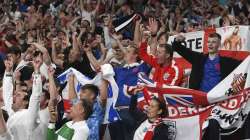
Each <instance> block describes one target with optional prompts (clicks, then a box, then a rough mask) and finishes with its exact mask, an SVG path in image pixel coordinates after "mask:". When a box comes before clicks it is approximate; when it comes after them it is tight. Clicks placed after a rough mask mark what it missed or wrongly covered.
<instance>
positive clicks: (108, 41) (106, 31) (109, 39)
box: [103, 27, 111, 48]
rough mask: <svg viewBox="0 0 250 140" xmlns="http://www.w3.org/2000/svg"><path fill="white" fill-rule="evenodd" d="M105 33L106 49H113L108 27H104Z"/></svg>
mask: <svg viewBox="0 0 250 140" xmlns="http://www.w3.org/2000/svg"><path fill="white" fill-rule="evenodd" d="M103 32H104V42H105V47H106V48H111V38H110V36H109V29H108V27H103Z"/></svg>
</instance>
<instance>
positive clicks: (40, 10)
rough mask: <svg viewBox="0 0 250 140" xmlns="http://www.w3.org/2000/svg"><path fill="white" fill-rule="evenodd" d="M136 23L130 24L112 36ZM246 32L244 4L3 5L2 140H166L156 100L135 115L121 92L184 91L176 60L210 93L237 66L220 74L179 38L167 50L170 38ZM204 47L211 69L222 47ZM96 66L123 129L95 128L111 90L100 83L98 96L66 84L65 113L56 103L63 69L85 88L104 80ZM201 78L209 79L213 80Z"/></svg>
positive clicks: (189, 0)
mask: <svg viewBox="0 0 250 140" xmlns="http://www.w3.org/2000/svg"><path fill="white" fill-rule="evenodd" d="M134 14H135V15H136V17H135V18H134V19H133V21H132V22H131V23H130V24H128V25H127V26H125V27H124V28H122V29H121V30H119V31H115V27H117V26H118V25H120V24H121V23H122V21H124V20H126V19H128V18H130V17H132V16H133V15H134ZM249 22H250V1H249V0H1V2H0V78H1V92H0V107H1V108H2V109H1V110H0V128H1V129H0V140H1V139H4V140H31V139H32V140H35V139H39V140H46V139H47V140H56V139H58V140H59V139H65V140H71V139H72V140H87V139H88V140H99V139H108V138H107V137H105V136H104V132H107V131H106V130H107V129H108V130H109V131H108V132H109V134H110V138H111V140H132V139H134V140H143V139H144V140H151V139H153V140H163V139H164V140H167V139H172V137H171V136H172V135H171V134H170V132H169V129H168V126H167V125H166V124H162V123H160V122H161V119H160V118H162V117H164V116H165V115H167V112H166V105H165V104H164V103H162V101H161V100H159V99H157V98H154V99H153V100H152V101H151V102H150V104H149V108H148V109H147V111H146V112H147V113H146V114H145V113H144V112H142V111H141V110H138V109H137V108H136V98H137V96H136V94H135V95H133V96H132V97H128V96H126V95H125V93H124V90H123V88H124V85H127V86H136V85H137V74H138V73H144V74H145V75H147V76H149V78H150V79H152V80H154V81H155V82H156V83H157V85H162V84H166V85H172V86H185V85H186V83H185V80H184V79H185V76H186V75H185V73H184V68H183V67H182V66H180V65H179V64H178V63H176V62H175V61H174V59H173V52H174V51H177V52H178V53H180V54H181V55H183V57H184V58H185V59H187V60H188V61H189V62H190V63H191V64H193V70H192V72H191V77H190V83H189V87H190V88H193V89H197V90H202V91H205V92H208V91H209V90H210V89H211V88H212V87H214V86H215V85H216V84H218V82H219V81H221V80H222V79H223V78H225V77H226V76H227V74H229V73H230V72H231V71H232V70H233V68H235V67H236V66H237V65H238V64H239V62H236V61H234V60H231V59H230V60H229V59H225V63H227V64H225V65H227V67H228V66H229V65H228V64H232V63H233V64H234V65H230V66H231V67H230V68H229V69H228V68H225V69H226V71H221V72H217V71H216V69H213V68H211V65H209V64H211V63H213V62H210V61H209V62H208V61H206V59H207V56H200V57H198V56H197V55H196V54H195V53H192V56H193V57H195V58H190V54H188V53H190V52H188V50H186V52H185V51H184V50H181V49H180V48H179V49H178V47H180V46H182V45H181V44H180V42H182V41H184V39H183V37H182V36H178V37H177V38H176V40H175V42H174V43H173V44H172V45H170V44H167V41H168V37H169V36H170V35H178V34H179V33H186V32H193V31H199V30H204V29H206V28H207V27H211V26H212V27H222V26H230V25H249ZM209 37H210V38H213V39H214V40H215V42H212V43H214V44H213V45H214V46H215V47H214V48H210V49H211V52H209V53H211V54H209V58H210V57H211V58H212V59H214V58H216V62H214V63H216V64H217V63H219V62H218V61H219V58H218V59H217V51H218V46H219V45H218V44H216V41H217V43H218V42H219V41H220V39H221V38H220V36H219V35H218V34H212V35H210V36H209ZM210 43H211V42H210ZM219 44H220V42H219ZM213 45H212V46H213ZM216 45H217V46H216ZM182 51H183V52H182ZM196 56H197V57H196ZM201 58H202V60H204V61H202V62H198V61H197V63H196V62H195V61H193V60H201ZM221 59H224V58H221ZM228 61H230V62H232V63H229V62H228ZM103 64H111V65H112V67H113V70H114V75H115V81H116V83H117V85H118V87H119V96H118V100H117V102H116V109H117V111H118V113H119V115H120V117H121V120H118V121H115V122H112V123H110V124H108V126H106V125H103V120H104V114H105V110H106V108H105V107H106V103H107V96H108V95H107V94H108V90H109V89H108V84H110V83H109V82H108V80H107V79H106V78H105V77H102V79H101V84H100V85H99V87H97V86H95V85H92V84H87V85H84V86H82V87H81V89H80V92H79V93H76V91H75V88H74V87H75V82H74V81H75V79H76V77H75V76H74V75H71V76H70V77H69V80H68V84H69V86H68V96H69V99H70V101H71V102H70V104H72V107H71V108H70V109H66V108H65V106H64V104H65V103H63V99H62V90H63V89H64V88H65V85H61V84H60V83H59V82H58V81H57V79H56V77H57V76H58V75H59V74H61V73H62V72H64V71H65V70H67V69H68V68H74V69H76V70H77V71H79V72H81V73H82V74H84V75H85V76H87V77H88V78H90V79H92V78H94V77H95V76H96V75H97V73H99V72H102V74H103V69H102V65H103ZM203 65H204V67H203ZM222 65H223V64H222ZM222 67H223V66H222ZM201 69H212V70H214V71H215V73H214V75H213V76H215V77H217V78H215V79H212V78H211V77H209V76H206V75H205V74H204V73H206V72H209V71H206V70H201ZM222 69H223V68H222ZM204 71H205V72H204ZM197 73H199V75H198V74H197ZM204 75H205V76H204ZM206 78H207V79H209V80H212V81H213V82H212V84H211V83H208V82H207V81H209V80H206ZM204 79H205V80H204ZM200 83H201V84H200ZM141 88H142V87H138V88H137V89H136V91H139V90H140V89H141ZM136 91H134V92H133V93H136ZM211 124H212V123H211ZM145 128H147V129H146V130H145ZM149 128H150V129H149ZM212 128H214V127H212ZM152 131H154V133H153V132H152ZM218 131H219V130H218ZM213 132H214V131H213ZM210 139H211V140H212V139H214V138H210Z"/></svg>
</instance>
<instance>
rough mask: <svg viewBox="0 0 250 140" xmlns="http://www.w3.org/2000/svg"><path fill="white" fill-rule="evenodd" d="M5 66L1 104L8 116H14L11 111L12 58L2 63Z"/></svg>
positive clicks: (12, 86) (12, 88) (12, 89)
mask: <svg viewBox="0 0 250 140" xmlns="http://www.w3.org/2000/svg"><path fill="white" fill-rule="evenodd" d="M4 64H5V73H4V77H3V102H4V106H5V109H6V111H7V113H8V115H9V116H11V115H13V114H14V111H13V109H12V104H13V92H14V85H13V77H12V68H13V58H12V57H9V58H7V59H6V60H5V61H4Z"/></svg>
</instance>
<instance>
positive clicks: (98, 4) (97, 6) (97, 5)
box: [92, 0, 101, 16]
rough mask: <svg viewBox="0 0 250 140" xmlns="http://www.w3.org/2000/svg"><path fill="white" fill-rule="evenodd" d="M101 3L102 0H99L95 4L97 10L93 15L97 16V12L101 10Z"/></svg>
mask: <svg viewBox="0 0 250 140" xmlns="http://www.w3.org/2000/svg"><path fill="white" fill-rule="evenodd" d="M100 3H101V1H100V0H97V4H96V6H95V10H94V11H93V13H92V14H93V16H95V15H96V13H97V12H98V10H99V7H100Z"/></svg>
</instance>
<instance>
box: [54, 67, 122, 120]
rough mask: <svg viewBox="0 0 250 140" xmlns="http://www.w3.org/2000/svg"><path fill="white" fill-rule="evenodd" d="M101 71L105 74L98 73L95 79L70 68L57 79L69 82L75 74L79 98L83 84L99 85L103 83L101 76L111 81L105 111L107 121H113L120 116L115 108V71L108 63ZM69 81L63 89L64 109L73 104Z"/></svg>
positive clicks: (116, 95)
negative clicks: (69, 93) (69, 96)
mask: <svg viewBox="0 0 250 140" xmlns="http://www.w3.org/2000/svg"><path fill="white" fill-rule="evenodd" d="M101 71H102V73H103V74H101V73H98V74H97V75H96V76H95V77H94V78H93V79H90V78H88V77H87V76H85V75H83V74H82V73H81V72H79V71H77V70H76V69H74V68H69V69H68V70H66V71H65V72H63V73H62V74H60V75H59V76H58V77H57V79H58V81H59V82H60V84H66V83H67V82H68V79H69V76H70V75H71V74H73V75H74V76H75V77H76V78H75V81H74V82H75V84H74V85H75V91H76V93H77V95H78V98H79V91H80V89H81V86H83V85H85V84H94V85H97V86H99V85H100V84H101V78H102V77H103V78H104V79H106V80H108V81H109V90H108V99H107V105H106V113H105V122H106V123H108V122H113V121H116V120H119V119H120V117H119V115H118V113H117V111H116V110H115V107H114V105H115V103H116V100H117V97H118V86H117V84H116V82H115V80H114V78H113V71H112V70H111V69H110V66H109V65H108V64H105V65H102V66H101ZM68 86H69V85H68V83H67V85H66V87H65V88H64V89H63V91H62V97H63V101H64V109H65V111H66V112H67V111H69V109H70V107H71V106H72V104H71V101H70V100H69V98H68Z"/></svg>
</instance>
